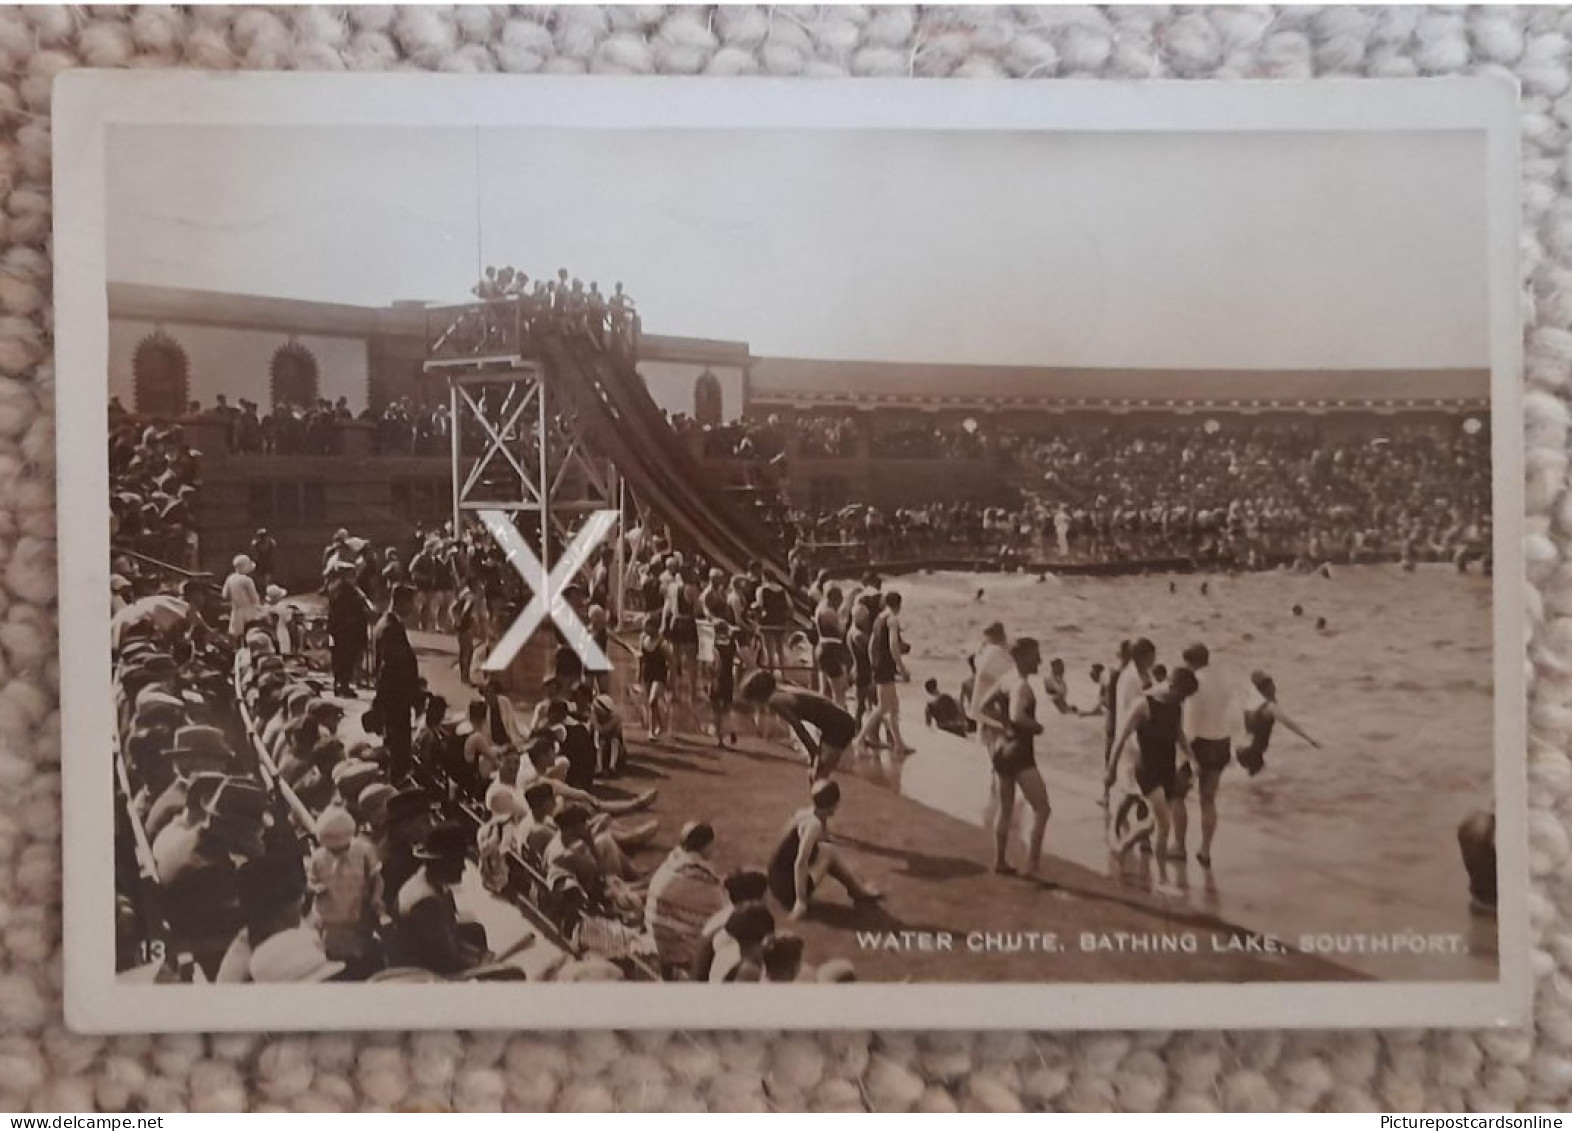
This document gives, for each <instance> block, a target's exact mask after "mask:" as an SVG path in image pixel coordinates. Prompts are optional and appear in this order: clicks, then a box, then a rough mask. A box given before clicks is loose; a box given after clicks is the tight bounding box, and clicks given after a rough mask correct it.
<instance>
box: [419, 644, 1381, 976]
mask: <svg viewBox="0 0 1572 1131" xmlns="http://www.w3.org/2000/svg"><path fill="white" fill-rule="evenodd" d="M416 643H417V648H419V650H420V651H421V653H422V660H423V665H422V666H423V670H424V674H425V676H426V678H427V680H428V681H429V682H430V683H431V685H432V687H433V688H434V689H435V690H436V691H438V692H439V693H441V694H444V695H447V696H448V697H449V702H451V703H455V704H458V703H463V702H465V701H466V700H467V699H468V698H469V694H470V693H468V692H467V691H466V689H465V688H463V687H462V685H460V684H459V682H458V680H457V676H456V673H455V672H454V671H453V668H452V664H451V661H450V660H448V658H447V657H448V656H450V655H451V652H448V651H447V649H445V648H444V647H443V644H442V642H441V641H440V638H434V637H431V636H428V635H426V634H421V638H420V639H419V640H418V641H417V642H416ZM628 729H629V736H630V743H629V753H630V762H631V764H630V767H629V772H628V774H627V775H626V776H625V777H624V778H622V779H621V780H620V781H619V782H612V783H607V786H608V788H607V793H608V795H609V794H611V793H613V792H617V793H621V792H623V790H625V789H626V788H627V787H630V786H634V787H636V788H638V789H645V788H650V787H655V788H658V789H659V790H660V798H659V800H658V802H657V804H656V806H655V809H654V815H655V816H656V817H658V818H659V820H660V831H659V834H658V835H657V837H656V840H655V843H654V844H653V845H651V846H650V847H649V848H646V849H645V850H643V851H641V852H639V853H638V855H637V856H636V857H635V862H636V864H637V865H638V866H639V867H640V868H641V869H642V870H645V871H649V870H653V868H654V867H655V865H656V864H657V863H658V862H659V861H660V859H661V857H662V856H663V855H664V853H665V852H666V851H667V850H668V849H669V848H670V847H671V846H672V844H673V843H674V841H675V839H676V837H677V835H678V831H679V830H680V829H681V827H682V825H683V823H684V822H685V821H688V820H694V819H702V820H707V821H709V822H710V824H712V825H713V826H714V828H715V832H716V843H715V847H714V848H713V849H712V850H711V853H710V858H711V860H712V862H713V863H714V865H715V866H716V868H717V869H719V870H720V871H721V872H722V873H724V872H727V871H730V870H731V869H733V868H737V867H743V866H755V867H760V868H762V867H764V866H765V865H766V864H767V862H768V860H769V857H770V855H771V853H772V851H773V849H774V847H775V845H776V843H777V840H778V838H779V836H780V834H781V833H782V831H783V830H784V829H785V826H786V824H787V822H788V821H789V820H790V819H791V817H792V815H793V813H795V812H796V811H797V810H798V809H799V808H802V807H803V806H804V805H805V804H806V803H807V777H806V771H805V768H804V766H803V763H802V762H801V760H800V758H798V757H796V756H795V755H793V754H792V753H791V752H789V751H787V750H786V749H785V748H783V747H781V746H780V745H778V744H773V743H770V742H767V741H761V740H758V739H754V738H745V739H743V745H742V746H741V747H738V748H726V749H720V748H718V747H716V746H715V745H714V744H713V742H712V741H711V740H708V739H705V738H702V737H699V736H693V737H689V738H677V739H668V740H663V741H662V742H661V743H660V744H657V745H651V744H649V743H647V742H645V741H643V739H642V737H641V735H640V732H639V731H638V729H637V728H636V727H634V726H633V725H632V724H631V720H630V724H629V728H628ZM838 780H839V781H840V783H841V789H842V794H843V800H842V802H841V808H840V811H839V813H838V814H837V815H836V817H835V819H834V820H833V822H832V826H831V829H832V834H833V835H834V837H835V839H836V841H837V843H839V844H840V845H841V847H842V849H843V851H844V852H845V853H846V855H847V856H848V858H849V859H850V861H851V862H852V865H853V867H854V868H855V869H856V870H857V871H858V872H859V873H860V874H862V875H863V876H864V877H865V878H866V879H867V880H868V881H869V882H871V883H873V884H874V885H876V886H877V887H879V888H880V889H882V890H883V891H884V893H885V900H884V902H883V903H881V904H878V905H867V906H861V907H859V906H854V905H853V904H852V903H851V902H850V900H849V899H848V898H847V897H846V895H845V893H844V892H842V891H841V890H840V888H839V885H838V884H835V883H833V882H830V881H827V882H826V885H825V887H824V888H823V889H821V896H820V898H819V899H817V900H816V901H815V903H814V905H813V908H812V911H811V912H810V914H809V916H808V917H807V918H806V919H805V920H803V921H801V922H798V923H790V922H789V920H788V919H787V918H786V913H785V909H784V908H781V907H779V906H778V905H774V904H772V910H774V912H775V914H776V920H777V924H778V927H780V928H787V927H789V928H790V929H791V930H793V931H795V932H797V933H798V934H800V935H801V936H802V937H803V938H804V940H805V941H806V942H807V944H808V948H807V958H808V962H809V963H810V964H811V965H818V964H819V963H822V962H825V961H827V960H829V959H831V958H848V959H851V960H852V961H853V962H854V963H855V965H856V968H857V972H858V976H859V978H860V979H861V980H863V981H884V982H900V981H907V980H910V981H919V982H982V981H987V982H1064V983H1084V982H1146V983H1182V982H1258V981H1264V982H1279V981H1323V982H1346V981H1362V980H1365V979H1364V976H1363V975H1360V974H1357V973H1355V972H1353V971H1350V970H1348V969H1345V968H1343V967H1340V966H1336V965H1333V964H1332V963H1330V962H1327V961H1324V960H1322V959H1319V958H1315V957H1311V956H1307V955H1301V954H1293V953H1285V954H1270V953H1248V952H1246V951H1245V950H1244V949H1243V948H1244V947H1245V946H1246V945H1249V944H1248V943H1247V941H1246V940H1256V939H1257V936H1254V935H1251V934H1250V933H1249V932H1246V931H1243V930H1241V929H1240V928H1237V927H1234V926H1231V925H1229V924H1227V923H1225V922H1224V921H1222V920H1221V919H1218V918H1216V917H1214V916H1211V915H1208V914H1205V913H1203V912H1197V911H1195V910H1193V909H1190V908H1185V907H1177V908H1176V907H1174V906H1171V904H1170V903H1169V902H1165V901H1164V899H1163V898H1162V897H1161V896H1153V895H1149V894H1146V893H1143V892H1141V891H1140V890H1139V889H1136V888H1132V887H1129V886H1126V885H1124V884H1121V883H1120V882H1118V881H1117V880H1114V879H1110V878H1107V877H1104V876H1100V875H1098V874H1097V873H1096V872H1094V871H1092V870H1090V869H1088V868H1085V867H1082V866H1080V865H1077V864H1073V863H1070V862H1068V861H1066V860H1062V859H1059V858H1056V857H1054V856H1052V855H1050V854H1047V853H1045V855H1044V858H1043V868H1042V874H1041V876H1040V878H1038V879H1028V878H1018V877H1005V876H996V875H994V874H993V873H992V872H991V871H990V870H989V869H988V867H987V864H988V861H989V858H990V856H989V854H990V852H991V842H990V838H989V834H988V833H987V832H986V830H983V829H980V828H978V827H977V826H976V825H974V824H970V823H967V822H965V821H962V820H960V819H958V818H955V817H952V816H949V815H947V814H945V813H942V812H939V811H937V810H935V809H932V808H929V807H927V806H924V805H922V804H920V803H919V802H917V801H914V800H912V799H910V798H907V797H904V796H902V795H901V794H900V793H898V792H895V791H892V790H890V789H889V788H887V787H885V786H883V785H880V784H877V783H875V782H871V781H867V780H863V779H862V778H859V777H857V776H856V775H854V774H851V773H843V774H841V775H840V777H839V779H838ZM1050 838H1051V831H1050ZM1050 843H1051V839H1050ZM1015 851H1016V852H1017V853H1019V850H1018V849H1017V850H1015ZM1017 859H1019V856H1018V855H1017ZM1181 948H1182V949H1181Z"/></svg>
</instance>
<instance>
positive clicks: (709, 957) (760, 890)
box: [689, 868, 770, 982]
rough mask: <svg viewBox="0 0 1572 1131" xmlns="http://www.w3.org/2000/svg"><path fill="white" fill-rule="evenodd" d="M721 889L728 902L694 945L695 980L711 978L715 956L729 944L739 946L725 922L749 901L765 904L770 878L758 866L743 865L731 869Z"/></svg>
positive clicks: (693, 970) (703, 929)
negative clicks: (737, 868)
mask: <svg viewBox="0 0 1572 1131" xmlns="http://www.w3.org/2000/svg"><path fill="white" fill-rule="evenodd" d="M721 891H722V894H723V895H724V896H725V900H726V901H725V903H724V904H723V905H722V906H721V907H720V909H719V910H718V911H716V912H715V914H714V915H711V916H710V918H709V921H708V922H707V923H705V924H704V926H703V927H702V928H701V929H700V931H699V938H698V942H697V943H696V944H695V946H694V952H693V963H692V965H691V966H690V967H689V972H690V974H691V976H692V978H693V980H694V981H698V982H707V981H709V979H710V969H711V967H712V966H713V965H714V964H715V956H716V955H717V954H718V953H719V952H721V951H724V950H726V949H728V948H729V947H734V946H736V942H735V941H734V940H733V939H732V937H731V936H730V935H729V934H727V933H726V921H727V920H728V919H730V918H731V913H732V912H733V911H735V910H736V909H737V908H739V907H744V906H747V905H748V904H750V903H758V904H761V905H762V904H763V902H764V900H765V899H766V898H767V897H768V896H769V893H770V881H769V877H768V876H766V875H765V874H764V873H763V872H761V871H759V870H758V869H757V868H742V869H739V870H738V871H735V872H732V873H731V874H730V875H728V876H727V877H726V878H725V880H723V881H722V882H721Z"/></svg>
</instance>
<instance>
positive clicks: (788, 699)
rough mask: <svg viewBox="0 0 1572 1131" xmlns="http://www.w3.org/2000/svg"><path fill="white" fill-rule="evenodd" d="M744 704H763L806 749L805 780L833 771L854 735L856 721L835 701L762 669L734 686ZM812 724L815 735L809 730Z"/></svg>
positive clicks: (822, 776) (854, 738)
mask: <svg viewBox="0 0 1572 1131" xmlns="http://www.w3.org/2000/svg"><path fill="white" fill-rule="evenodd" d="M738 690H739V692H740V695H741V698H742V701H743V702H744V703H751V704H753V705H754V706H755V707H764V706H767V707H769V709H770V710H771V711H773V712H774V713H775V714H776V715H777V716H778V717H779V718H780V719H781V720H782V721H783V722H785V724H786V725H787V726H789V727H790V728H791V730H792V733H793V734H795V735H796V736H797V739H798V741H799V742H801V743H802V747H803V749H804V750H806V751H807V752H808V781H809V782H810V783H812V782H816V781H823V780H825V779H826V778H828V777H829V776H830V775H831V774H833V773H834V772H835V768H836V766H838V765H839V764H840V761H841V755H842V754H844V753H845V752H846V748H847V747H848V746H850V745H851V744H852V743H853V742H854V741H855V740H856V738H857V720H856V719H854V718H852V716H851V715H850V714H849V713H847V711H846V710H845V709H843V708H842V707H840V706H839V705H838V704H835V703H832V702H830V701H829V700H828V699H826V698H825V697H824V696H822V695H816V694H814V693H813V692H812V691H804V690H803V689H802V688H799V687H792V686H790V685H788V684H780V683H777V682H776V680H775V676H774V674H773V673H772V672H770V671H769V670H768V669H766V668H760V669H759V670H758V671H753V672H749V673H748V677H747V678H746V679H744V680H743V681H742V686H741V687H740V688H739V689H738ZM810 725H811V726H813V727H815V728H816V729H817V730H818V732H819V735H818V738H817V739H815V738H814V736H813V735H812V734H811V733H810V732H809V730H808V726H810Z"/></svg>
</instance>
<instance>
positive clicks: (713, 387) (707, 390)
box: [693, 369, 721, 427]
mask: <svg viewBox="0 0 1572 1131" xmlns="http://www.w3.org/2000/svg"><path fill="white" fill-rule="evenodd" d="M693 419H694V420H697V421H698V422H699V423H700V424H702V425H706V426H709V427H714V426H715V425H717V424H719V423H720V422H721V387H720V378H718V377H716V376H715V374H713V373H711V372H710V371H709V370H708V369H706V370H705V371H704V372H703V373H700V374H699V379H698V380H697V381H695V382H694V383H693Z"/></svg>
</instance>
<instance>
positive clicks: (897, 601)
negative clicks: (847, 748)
mask: <svg viewBox="0 0 1572 1131" xmlns="http://www.w3.org/2000/svg"><path fill="white" fill-rule="evenodd" d="M906 651H907V645H906V641H905V640H904V639H903V638H902V636H901V595H900V594H899V593H886V594H885V595H884V611H883V612H881V613H880V614H879V615H878V616H877V617H875V618H874V621H873V631H872V632H871V634H870V636H869V642H868V656H869V659H870V660H871V661H872V666H873V686H874V692H875V696H876V698H875V701H874V706H873V710H872V711H870V712H869V713H868V716H867V718H866V719H864V720H863V724H862V740H863V742H864V743H865V744H866V745H868V746H874V745H875V744H876V743H877V742H878V736H879V725H880V724H881V723H883V724H884V725H885V726H886V727H888V728H889V731H890V740H891V742H892V743H893V744H894V750H895V753H896V754H910V753H911V752H912V748H911V747H910V746H908V745H906V740H905V738H903V737H902V736H901V700H900V693H899V691H898V690H897V689H896V680H897V679H899V678H900V677H901V675H902V674H904V673H905V670H906V661H905V659H904V656H905V653H906Z"/></svg>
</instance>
